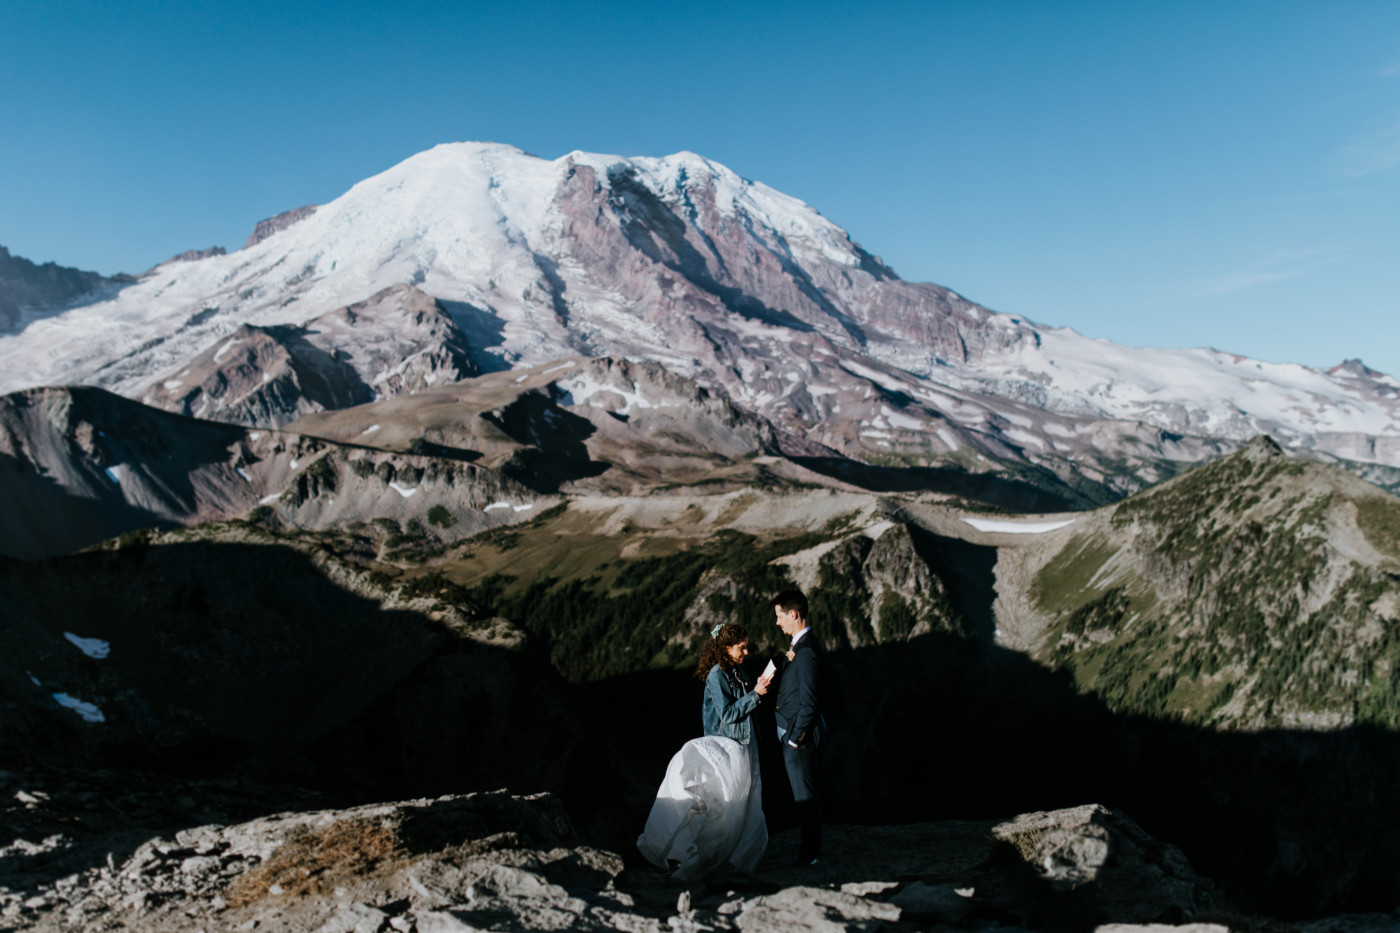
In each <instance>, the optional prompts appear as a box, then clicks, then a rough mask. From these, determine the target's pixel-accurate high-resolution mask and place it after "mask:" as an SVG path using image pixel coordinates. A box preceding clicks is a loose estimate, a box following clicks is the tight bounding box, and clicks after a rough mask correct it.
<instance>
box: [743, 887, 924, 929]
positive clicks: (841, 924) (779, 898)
mask: <svg viewBox="0 0 1400 933" xmlns="http://www.w3.org/2000/svg"><path fill="white" fill-rule="evenodd" d="M899 918H900V910H899V908H898V907H896V906H894V905H892V904H884V903H881V902H879V901H871V900H867V899H865V898H863V897H857V896H856V895H854V894H847V893H845V892H844V891H832V890H829V889H827V888H809V887H795V888H785V889H783V890H782V891H779V892H778V893H777V894H771V895H767V896H764V897H758V898H755V899H754V900H753V901H750V902H748V903H747V904H745V906H744V910H743V912H742V913H740V914H739V917H738V920H737V924H738V928H739V929H740V930H742V931H744V933H779V931H792V930H810V931H812V933H828V931H829V933H838V931H846V930H876V929H879V928H880V927H881V926H882V925H883V924H885V923H894V922H896V921H898V920H899Z"/></svg>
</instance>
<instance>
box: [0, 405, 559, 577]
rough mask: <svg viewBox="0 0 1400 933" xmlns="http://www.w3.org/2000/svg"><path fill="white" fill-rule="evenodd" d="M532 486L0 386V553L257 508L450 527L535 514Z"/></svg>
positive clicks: (430, 462)
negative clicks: (4, 390) (1, 391)
mask: <svg viewBox="0 0 1400 933" xmlns="http://www.w3.org/2000/svg"><path fill="white" fill-rule="evenodd" d="M538 498H539V497H538V495H537V494H536V493H533V492H531V491H530V490H528V489H527V488H525V487H523V486H521V485H519V484H518V483H516V482H514V481H512V480H510V479H509V478H506V477H503V476H501V475H500V474H498V473H495V472H493V471H491V470H488V469H484V468H482V467H479V466H475V465H473V464H470V463H466V462H463V461H462V460H455V459H450V458H449V459H443V458H434V457H426V456H418V455H414V454H406V453H405V454H386V453H383V452H380V451H375V450H370V449H364V448H362V447H356V448H353V449H351V448H343V447H342V446H341V445H338V444H333V443H327V442H326V441H323V440H320V439H317V438H312V437H305V436H302V435H298V434H290V433H285V432H280V431H249V430H247V429H244V428H240V427H233V426H230V425H223V424H215V423H212V422H207V421H195V420H192V419H189V418H182V417H179V416H176V415H171V414H167V413H165V412H161V411H158V410H156V409H153V408H148V407H146V406H143V405H139V404H137V403H135V402H130V401H128V400H126V399H123V398H121V397H120V396H115V395H112V394H110V393H107V392H103V391H102V390H100V389H83V388H78V389H40V390H35V391H32V392H17V393H13V394H11V395H7V396H3V397H0V503H3V507H2V508H0V554H7V555H9V556H12V557H19V558H24V559H33V558H37V557H44V556H48V555H51V554H59V553H64V552H66V551H70V550H74V549H76V548H79V547H84V546H86V545H89V544H93V543H96V542H97V541H101V540H103V539H105V538H110V537H113V536H115V535H118V534H122V533H124V532H128V531H132V530H134V529H139V528H152V527H164V528H170V527H175V526H180V525H189V524H195V523H199V522H208V521H215V520H220V519H225V518H231V517H235V516H239V515H244V514H246V513H247V512H249V510H251V509H254V508H258V507H261V508H262V509H263V510H264V511H265V512H266V513H268V515H269V516H270V517H272V518H274V519H275V520H276V521H278V522H280V523H281V524H283V525H288V526H292V527H299V528H322V527H325V526H326V525H327V524H328V523H334V522H372V521H374V520H376V519H381V520H385V521H391V522H393V523H407V522H408V521H409V520H414V521H416V522H418V523H419V525H420V527H421V529H422V532H423V534H426V535H430V536H432V535H439V534H440V535H444V536H449V539H455V538H457V537H463V536H467V535H470V534H473V533H475V532H477V531H480V530H482V529H484V528H489V527H493V526H495V525H499V524H503V523H506V522H510V521H513V520H516V519H518V518H521V517H528V515H527V514H525V513H527V512H528V511H529V510H530V509H532V508H533V507H534V503H535V502H536V501H537V500H538ZM497 503H504V505H501V506H500V507H499V508H498V509H496V510H488V507H489V506H492V505H495V504H497ZM507 506H518V507H519V508H518V509H512V508H509V507H507ZM434 507H437V508H439V509H442V510H445V511H444V512H443V513H440V514H442V515H443V516H444V517H443V518H442V519H441V520H440V522H439V524H436V525H434V524H433V523H431V522H430V521H429V520H428V513H429V512H430V511H431V510H433V509H434ZM435 514H439V513H435Z"/></svg>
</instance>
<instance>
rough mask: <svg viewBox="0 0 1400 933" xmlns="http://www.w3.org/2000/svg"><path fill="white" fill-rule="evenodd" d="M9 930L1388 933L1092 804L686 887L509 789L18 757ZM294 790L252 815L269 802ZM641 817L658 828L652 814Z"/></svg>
mask: <svg viewBox="0 0 1400 933" xmlns="http://www.w3.org/2000/svg"><path fill="white" fill-rule="evenodd" d="M0 786H2V787H3V795H4V797H3V804H0V806H3V808H4V823H5V827H4V829H5V834H6V835H5V838H6V839H7V840H8V841H7V842H6V844H5V845H4V846H3V847H0V929H4V930H20V929H26V930H27V929H33V930H55V931H57V930H63V931H75V930H81V931H107V930H121V929H138V930H147V931H157V933H164V931H171V933H173V931H195V930H203V931H209V933H213V931H220V930H238V931H250V930H258V931H278V930H289V931H291V930H296V931H301V930H307V931H317V933H388V931H400V933H413V931H418V933H453V931H470V930H565V929H567V930H626V931H634V933H648V931H657V933H660V931H712V930H713V931H727V930H740V931H745V933H754V931H767V930H773V931H777V930H784V931H787V930H813V931H819V930H876V929H887V930H894V931H898V930H945V931H952V930H987V931H991V930H1000V931H1007V933H1010V931H1016V930H1025V931H1050V933H1057V931H1066V933H1068V931H1079V930H1083V931H1090V930H1094V931H1098V933H1129V931H1137V933H1166V931H1180V933H1226V931H1230V930H1234V931H1276V933H1291V931H1298V933H1330V931H1334V930H1335V931H1347V933H1369V931H1380V930H1391V929H1394V928H1395V927H1396V925H1397V924H1400V916H1392V915H1369V916H1351V917H1345V918H1336V919H1331V920H1322V921H1311V922H1308V923H1299V924H1282V923H1276V922H1272V921H1263V920H1257V919H1247V918H1241V917H1236V916H1233V915H1231V914H1229V913H1228V912H1227V911H1226V910H1225V909H1224V907H1223V905H1222V903H1221V898H1220V896H1219V894H1218V893H1217V891H1216V889H1215V886H1214V885H1213V884H1212V883H1211V882H1210V881H1208V880H1206V879H1203V878H1200V877H1198V876H1197V875H1196V874H1195V873H1194V872H1193V871H1192V869H1191V866H1190V864H1189V863H1188V862H1187V860H1186V858H1185V857H1184V856H1183V855H1182V853H1181V852H1180V851H1179V850H1178V849H1176V848H1175V847H1174V846H1171V845H1164V844H1161V843H1159V842H1157V841H1155V840H1154V839H1152V838H1151V837H1150V836H1148V835H1147V834H1146V833H1145V832H1143V831H1142V829H1141V828H1139V827H1138V826H1137V824H1135V823H1134V822H1133V821H1132V820H1131V819H1129V818H1128V817H1127V816H1125V815H1124V814H1122V813H1118V812H1116V811H1113V810H1111V809H1108V808H1105V807H1102V806H1098V805H1093V804H1091V805H1086V806H1082V807H1075V808H1071V809H1065V810H1056V811H1052V812H1042V813H1030V814H1023V815H1020V816H1017V817H1015V818H1013V819H1009V820H1004V821H995V820H987V821H958V822H942V823H922V824H914V825H906V826H840V825H838V826H831V827H829V829H828V837H827V856H826V858H824V859H823V861H822V862H821V863H820V864H819V865H817V866H815V867H802V868H794V867H791V864H790V863H791V862H792V859H793V857H794V855H795V850H796V839H795V838H793V835H792V834H791V833H778V834H777V835H775V836H774V838H773V841H772V843H771V844H770V846H769V852H768V855H767V857H766V858H765V860H764V862H763V864H762V865H761V866H760V867H759V870H758V872H757V873H756V875H755V876H754V877H753V878H752V879H748V880H744V881H739V880H733V881H731V882H729V883H723V882H721V883H716V884H712V885H708V886H692V887H686V886H684V885H682V884H680V883H678V882H675V881H672V880H671V879H670V878H669V877H668V876H667V875H666V874H665V873H663V872H661V871H658V870H656V869H654V868H652V867H651V866H649V865H647V864H646V863H645V862H643V861H642V860H641V859H640V858H639V857H638V856H636V854H635V853H633V852H624V853H621V854H619V853H615V852H611V851H606V850H603V849H599V848H594V847H592V846H590V845H588V844H587V843H586V841H585V840H583V839H581V838H580V837H579V835H578V833H577V831H576V830H575V828H574V825H573V822H572V820H571V819H570V817H569V815H568V813H566V812H565V810H564V808H563V806H562V805H561V804H560V803H559V801H558V800H557V798H555V797H553V796H551V795H548V794H536V795H530V796H516V795H511V794H510V793H509V792H507V791H497V792H491V793H475V794H465V795H456V796H444V797H438V798H436V799H419V800H408V801H401V802H396V803H383V804H372V805H365V806H356V807H349V808H335V807H334V806H330V807H324V808H322V807H318V803H323V802H324V801H319V800H318V799H317V798H314V797H313V796H311V795H307V794H304V793H300V792H292V796H290V797H288V796H286V793H287V792H285V791H279V790H276V789H266V788H259V787H257V786H255V785H249V784H242V783H239V782H234V781H217V782H212V781H205V782H195V783H177V782H174V781H171V780H169V779H164V778H160V779H156V778H152V779H150V780H144V779H140V780H133V778H132V777H131V776H129V775H122V774H119V773H116V772H65V771H57V770H45V771H42V772H38V771H34V772H26V773H22V774H21V773H11V772H0ZM278 794H281V795H282V796H281V797H280V798H279V799H280V801H281V802H282V803H284V804H285V805H288V806H293V807H296V809H290V810H287V811H286V812H280V813H277V814H276V815H271V816H257V817H254V818H252V819H244V818H243V817H244V815H245V814H246V813H247V812H248V811H250V810H256V809H257V808H258V807H259V806H260V805H265V804H267V803H269V802H271V801H272V800H273V799H274V797H276V795H278ZM641 821H642V820H641V816H640V815H639V817H638V825H639V826H640V824H641Z"/></svg>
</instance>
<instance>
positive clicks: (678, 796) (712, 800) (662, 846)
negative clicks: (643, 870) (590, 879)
mask: <svg viewBox="0 0 1400 933" xmlns="http://www.w3.org/2000/svg"><path fill="white" fill-rule="evenodd" d="M757 751H758V750H757V749H755V748H753V747H752V745H744V744H742V743H740V742H736V741H734V740H733V739H728V738H725V737H723V736H718V735H707V736H703V737H701V738H698V739H691V740H690V741H689V742H686V743H685V744H684V745H682V746H681V750H680V751H678V752H676V754H675V757H673V758H672V759H671V763H670V765H668V766H667V768H666V778H665V780H663V781H662V782H661V789H660V790H658V791H657V792H656V802H655V803H654V804H652V807H651V814H650V815H649V816H648V817H647V822H646V828H645V829H643V830H642V835H641V836H639V837H638V839H637V848H638V849H640V850H641V852H642V855H644V856H645V857H646V859H647V861H649V862H651V863H652V864H653V865H656V866H657V867H659V868H667V869H669V868H670V867H671V863H673V862H676V863H679V864H678V865H677V867H676V869H675V871H674V872H672V874H671V877H673V878H675V879H676V880H678V881H699V880H700V879H702V878H707V877H708V878H715V877H722V876H725V875H731V874H732V875H738V876H745V875H751V874H753V871H754V869H755V868H757V867H758V862H759V860H760V859H762V858H763V853H764V851H765V850H766V849H767V848H768V824H767V822H765V820H764V819H763V786H762V781H761V780H760V778H759V773H758V754H757Z"/></svg>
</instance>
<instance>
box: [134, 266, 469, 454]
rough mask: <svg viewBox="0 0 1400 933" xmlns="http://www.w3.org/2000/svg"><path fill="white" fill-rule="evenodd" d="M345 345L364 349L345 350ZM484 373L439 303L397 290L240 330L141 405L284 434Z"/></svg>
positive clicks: (152, 389) (153, 391)
mask: <svg viewBox="0 0 1400 933" xmlns="http://www.w3.org/2000/svg"><path fill="white" fill-rule="evenodd" d="M346 346H355V347H356V348H357V350H356V352H355V353H353V354H352V353H350V352H348V351H346V350H344V349H341V348H343V347H346ZM476 372H477V368H476V365H475V363H473V362H472V360H471V355H470V348H469V347H468V346H467V345H466V342H465V338H464V337H463V336H462V334H461V332H460V331H459V330H457V327H456V326H455V325H454V324H453V323H452V319H451V318H450V317H449V316H448V315H447V314H446V313H445V312H444V311H443V310H442V308H441V307H440V306H439V305H438V304H437V302H435V301H433V299H431V298H429V297H428V296H427V295H424V294H423V293H422V292H420V291H418V290H417V289H415V288H410V287H398V288H390V289H385V290H384V291H382V292H380V293H379V294H377V295H374V296H373V297H371V298H369V299H367V300H365V301H362V302H359V303H357V304H354V305H351V306H349V307H346V308H341V309H339V310H338V311H333V312H331V313H330V314H326V315H323V316H321V317H319V318H317V319H316V320H313V321H310V322H308V323H307V324H305V325H303V326H298V327H291V326H277V327H256V326H251V325H244V326H242V327H239V328H238V329H237V330H235V331H234V332H233V333H232V334H230V335H229V336H228V338H227V339H225V340H222V341H220V343H219V344H217V345H215V346H212V347H209V348H208V349H206V350H205V351H204V352H203V353H201V354H199V355H198V356H196V357H195V358H194V359H193V360H191V361H190V362H189V364H188V365H187V366H186V367H185V368H184V369H182V370H181V371H180V372H178V373H176V374H175V375H174V376H173V377H172V378H170V379H166V380H163V381H162V382H160V383H157V384H156V385H153V386H151V387H150V388H149V389H148V390H147V391H146V393H145V394H144V395H143V397H142V399H141V400H142V402H144V403H145V404H148V405H154V406H156V407H158V408H164V409H166V410H168V411H177V412H179V413H180V414H184V415H192V416H194V417H198V418H206V419H209V420H212V421H225V422H231V423H234V424H243V425H247V426H249V427H272V428H276V427H281V426H283V425H285V424H287V423H288V422H291V421H294V420H296V419H297V418H298V417H300V416H302V415H305V414H309V413H311V412H316V411H326V410H335V409H339V408H349V407H351V406H354V405H360V404H363V403H365V402H369V401H372V400H374V399H376V398H381V397H389V396H394V395H399V394H402V393H405V392H415V391H421V390H422V389H424V388H427V387H428V386H431V385H434V384H437V383H439V382H441V383H448V382H456V381H457V380H459V379H464V378H467V377H468V376H472V375H475V374H476Z"/></svg>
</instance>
